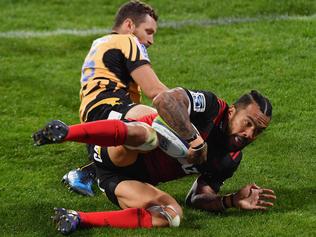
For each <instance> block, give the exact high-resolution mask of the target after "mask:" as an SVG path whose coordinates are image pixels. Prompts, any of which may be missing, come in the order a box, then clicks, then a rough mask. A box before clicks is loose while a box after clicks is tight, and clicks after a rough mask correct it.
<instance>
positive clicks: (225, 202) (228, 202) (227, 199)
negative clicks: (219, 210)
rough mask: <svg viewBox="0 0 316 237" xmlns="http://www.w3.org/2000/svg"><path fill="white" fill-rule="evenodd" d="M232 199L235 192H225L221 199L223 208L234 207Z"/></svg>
mask: <svg viewBox="0 0 316 237" xmlns="http://www.w3.org/2000/svg"><path fill="white" fill-rule="evenodd" d="M234 199H235V193H231V194H227V195H225V196H223V197H222V199H221V201H222V206H223V207H224V209H228V208H234V207H236V204H235V200H234Z"/></svg>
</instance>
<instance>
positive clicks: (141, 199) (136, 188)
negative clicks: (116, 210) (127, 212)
mask: <svg viewBox="0 0 316 237" xmlns="http://www.w3.org/2000/svg"><path fill="white" fill-rule="evenodd" d="M115 196H116V198H117V200H118V203H119V205H120V207H121V208H123V209H125V208H130V207H137V208H150V207H152V206H161V205H163V206H168V205H171V206H172V207H173V208H175V209H176V211H177V213H178V214H179V215H180V216H182V209H181V206H180V205H179V204H178V203H177V201H176V200H175V199H174V198H173V197H172V196H171V195H170V194H168V193H166V192H163V191H161V190H160V189H158V188H156V187H154V186H153V185H151V184H148V183H143V182H140V181H136V180H125V181H122V182H120V183H119V184H118V185H117V187H116V188H115Z"/></svg>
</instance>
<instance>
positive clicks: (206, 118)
mask: <svg viewBox="0 0 316 237" xmlns="http://www.w3.org/2000/svg"><path fill="white" fill-rule="evenodd" d="M186 92H187V95H188V97H189V99H190V106H189V113H190V120H191V122H192V123H193V124H194V126H195V127H196V128H197V129H198V130H199V132H200V134H201V136H202V137H203V138H204V140H205V141H206V142H207V144H208V154H207V162H206V163H204V164H202V165H193V164H188V163H187V162H186V160H185V159H184V158H173V157H170V156H168V155H166V154H165V153H164V152H162V151H161V150H160V149H156V150H154V151H152V152H150V153H147V154H142V155H140V157H142V159H143V162H144V163H145V166H146V170H147V172H148V176H149V177H150V178H149V179H150V182H151V183H152V184H157V183H159V182H166V181H169V180H174V179H177V178H180V177H183V176H185V175H190V174H201V175H202V178H203V179H204V181H205V182H206V183H207V184H208V185H210V186H211V187H212V189H213V190H214V191H216V192H218V191H219V189H220V187H221V185H223V182H224V181H225V180H226V179H228V178H230V177H231V176H232V175H233V174H234V172H235V171H236V169H237V168H238V166H239V164H240V161H241V158H242V153H241V151H237V152H230V151H229V149H228V147H227V145H226V138H227V136H226V133H225V132H226V126H227V111H228V105H227V103H226V102H225V101H223V100H221V99H220V98H218V97H217V96H216V95H215V94H213V93H211V92H206V91H198V90H186ZM146 175H147V174H146Z"/></svg>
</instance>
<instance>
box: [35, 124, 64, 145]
mask: <svg viewBox="0 0 316 237" xmlns="http://www.w3.org/2000/svg"><path fill="white" fill-rule="evenodd" d="M68 130H69V128H68V126H67V125H66V124H65V123H63V122H62V121H60V120H53V121H51V122H49V123H48V124H46V126H45V127H44V128H42V129H40V130H39V131H37V132H36V133H33V135H32V137H33V140H34V145H35V146H42V145H45V144H51V143H61V142H63V141H64V139H65V137H66V136H67V134H68Z"/></svg>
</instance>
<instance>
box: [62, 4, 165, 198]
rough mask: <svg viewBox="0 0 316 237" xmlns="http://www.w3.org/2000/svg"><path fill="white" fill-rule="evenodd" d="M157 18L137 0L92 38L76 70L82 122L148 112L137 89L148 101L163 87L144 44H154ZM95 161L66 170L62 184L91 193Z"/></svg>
mask: <svg viewBox="0 0 316 237" xmlns="http://www.w3.org/2000/svg"><path fill="white" fill-rule="evenodd" d="M157 20H158V16H157V14H156V12H155V11H154V9H153V8H152V7H150V6H149V5H147V4H144V3H142V2H140V1H130V2H127V3H125V4H123V5H122V6H121V8H120V9H119V10H118V12H117V14H116V18H115V22H114V26H113V28H112V33H111V34H108V35H105V36H103V37H101V38H99V39H96V40H95V41H94V42H93V43H92V46H91V49H90V51H89V53H88V54H87V56H86V58H85V60H84V63H83V66H82V74H81V91H80V99H81V105H80V109H79V114H80V120H81V122H89V121H96V120H101V119H123V118H139V117H141V116H143V115H146V114H150V113H153V112H154V110H153V109H152V108H151V107H148V106H145V105H141V104H140V102H141V91H142V93H143V94H144V95H145V96H147V97H148V98H149V99H153V98H154V97H155V96H156V95H157V94H158V93H160V92H162V91H164V90H166V89H167V87H166V86H165V85H164V84H162V83H161V82H160V80H159V79H158V77H157V75H156V74H155V72H154V70H153V69H152V67H151V64H150V59H149V57H148V54H147V48H148V47H149V46H150V45H152V44H153V43H154V35H155V33H156V31H157ZM93 163H94V162H93V161H92V163H89V164H88V165H85V166H82V167H81V168H80V169H75V170H71V171H70V172H68V173H67V174H65V175H64V177H63V182H64V183H65V184H67V185H68V186H69V187H70V188H71V189H73V190H75V191H77V192H79V193H81V194H84V195H89V196H92V195H93V191H92V188H91V186H92V183H93V181H94V177H95V167H94V164H93Z"/></svg>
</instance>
